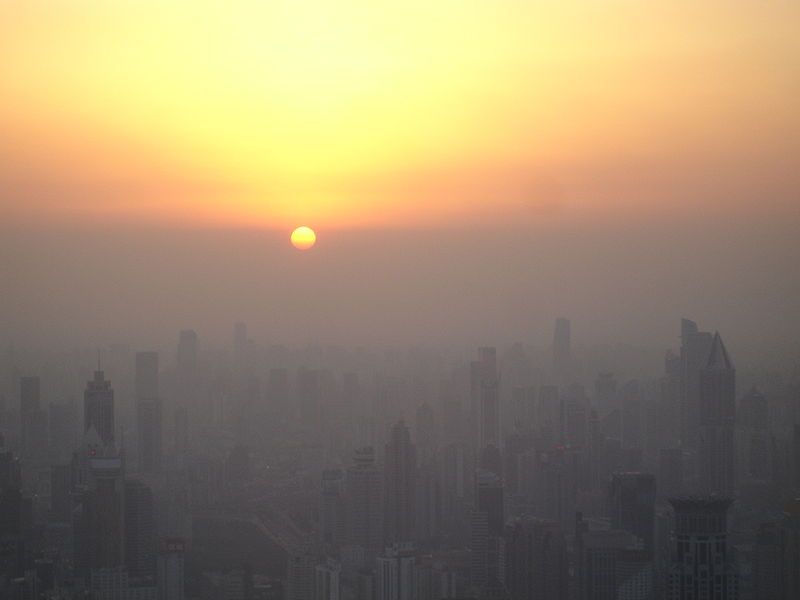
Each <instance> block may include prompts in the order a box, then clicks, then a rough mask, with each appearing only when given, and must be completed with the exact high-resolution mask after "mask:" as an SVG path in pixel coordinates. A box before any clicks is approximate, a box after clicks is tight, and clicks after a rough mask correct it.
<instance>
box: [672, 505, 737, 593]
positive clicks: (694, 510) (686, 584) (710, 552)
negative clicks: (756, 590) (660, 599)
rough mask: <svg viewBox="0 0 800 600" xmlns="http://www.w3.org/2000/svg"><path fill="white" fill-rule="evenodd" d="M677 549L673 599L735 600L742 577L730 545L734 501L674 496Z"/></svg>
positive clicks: (673, 570)
mask: <svg viewBox="0 0 800 600" xmlns="http://www.w3.org/2000/svg"><path fill="white" fill-rule="evenodd" d="M670 504H672V507H673V509H674V510H675V548H674V554H673V556H674V559H673V563H672V568H671V569H670V576H669V577H670V580H669V598H670V600H698V599H700V598H709V599H715V598H719V599H720V600H734V599H735V598H737V597H738V579H737V576H736V571H735V564H734V560H733V556H732V553H731V551H730V549H729V548H728V540H727V537H728V533H727V527H728V525H727V514H728V507H729V506H730V504H731V501H730V500H728V499H724V498H719V497H697V498H673V499H671V500H670Z"/></svg>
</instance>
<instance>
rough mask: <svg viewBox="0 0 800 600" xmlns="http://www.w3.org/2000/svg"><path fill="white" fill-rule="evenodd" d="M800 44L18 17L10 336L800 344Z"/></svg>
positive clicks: (482, 23)
mask: <svg viewBox="0 0 800 600" xmlns="http://www.w3.org/2000/svg"><path fill="white" fill-rule="evenodd" d="M798 28H800V3H798V2H796V1H795V0H787V1H767V2H751V1H746V0H724V1H723V0H707V1H704V2H697V1H688V0H673V1H669V2H666V1H664V2H657V1H653V2H642V1H641V0H631V1H613V0H602V1H600V0H597V1H592V0H582V1H579V2H578V1H560V2H532V1H524V2H523V1H511V0H508V1H496V0H495V1H489V0H484V1H473V0H458V1H456V0H453V1H430V0H426V1H422V0H410V1H407V2H402V3H382V2H378V3H376V2H370V1H366V0H364V1H360V0H336V1H333V0H331V1H322V0H317V1H308V0H292V1H288V0H287V1H266V2H265V1H263V0H259V1H255V0H253V1H245V0H230V1H226V2H197V1H191V2H189V1H188V0H187V1H171V2H161V1H156V0H137V1H113V0H96V1H80V0H68V1H67V0H63V1H62V0H46V1H45V0H41V1H40V0H25V1H24V2H18V1H11V0H0V57H2V58H0V217H2V230H3V231H2V234H3V239H2V250H3V255H2V257H1V258H0V269H2V270H0V275H2V276H3V278H4V280H5V281H4V283H3V288H4V294H7V297H6V301H5V302H4V307H5V310H4V314H3V315H2V326H3V331H6V332H9V333H10V334H12V335H15V336H17V337H19V335H20V331H23V332H24V331H32V330H37V331H38V330H42V331H38V334H39V335H41V336H44V337H46V333H47V331H51V332H52V333H53V334H57V335H71V334H72V333H73V330H77V331H83V332H84V333H86V332H88V331H90V330H91V329H92V327H96V328H97V329H98V331H100V330H102V331H105V332H112V331H113V332H116V333H119V334H123V333H126V332H127V333H141V332H143V331H156V332H158V331H161V324H163V327H164V328H166V329H168V330H169V331H170V332H171V331H172V329H173V328H174V327H176V326H178V325H176V324H177V322H178V321H180V325H179V326H196V327H198V328H200V325H197V324H195V322H196V321H202V320H205V322H209V320H210V319H211V320H213V319H218V320H220V322H222V321H224V322H225V327H226V328H227V327H229V321H232V320H235V319H238V318H244V319H249V320H250V321H251V322H252V321H254V320H260V322H261V323H263V329H264V330H265V331H266V330H272V331H279V332H281V335H283V336H285V337H291V336H297V337H298V339H309V338H313V337H320V338H331V339H333V338H336V339H342V340H346V339H356V338H365V337H368V336H369V334H370V332H371V333H373V334H374V335H376V336H379V337H384V338H400V337H403V338H414V337H424V336H425V335H430V336H432V337H446V336H447V335H448V334H449V333H453V332H460V333H461V334H463V335H466V336H467V337H470V336H473V337H476V338H480V337H481V336H483V335H487V336H488V335H496V336H498V337H502V338H504V339H505V338H507V337H508V338H514V337H515V336H516V332H517V331H518V329H519V328H520V327H527V326H528V325H530V324H531V323H539V322H541V323H548V324H549V323H550V321H551V319H552V318H554V317H555V316H559V315H561V314H566V315H567V316H573V318H578V319H580V320H583V321H584V322H585V323H587V327H586V328H585V329H584V331H587V332H589V331H591V332H593V334H592V335H594V336H595V337H597V338H600V337H604V336H611V337H613V336H619V337H622V338H625V339H628V340H632V341H633V340H635V341H639V340H640V339H644V338H646V337H647V336H648V335H650V334H653V335H655V334H663V333H665V332H666V331H667V330H669V332H670V335H672V333H671V332H672V330H673V328H674V319H677V318H678V317H680V316H683V315H684V314H686V315H687V316H696V317H697V318H698V319H701V317H706V318H707V319H708V320H714V319H715V320H716V321H718V323H708V326H709V327H714V326H718V327H720V328H723V327H728V328H730V329H731V335H734V336H736V335H739V336H741V339H743V340H744V339H747V340H749V341H752V342H754V343H759V344H761V346H762V347H763V346H766V345H767V340H766V339H758V338H780V340H781V341H782V342H783V343H789V342H790V340H792V339H797V338H798V337H800V323H799V322H798V321H800V319H799V318H798V316H797V309H796V307H797V306H798V305H800V292H799V289H800V284H799V283H798V275H797V266H796V265H797V264H798V260H800V251H799V250H798V245H800V242H798V241H797V240H798V236H800V209H799V207H800V158H798V157H800V110H798V108H797V105H798V98H800V36H798V35H797V32H798ZM300 224H306V225H310V226H312V227H314V228H315V229H316V230H317V232H318V234H319V236H320V243H319V244H318V246H317V247H316V248H315V249H313V250H312V251H309V252H308V253H306V254H305V255H299V253H298V252H297V251H294V250H292V249H291V248H290V247H288V244H287V242H286V240H287V239H288V232H289V231H290V230H291V228H293V227H295V226H297V225H300ZM528 309H530V312H527V311H528ZM715 315H716V316H715ZM673 317H674V319H673ZM590 322H591V325H588V323H590ZM92 323H94V325H92ZM48 324H49V325H48ZM703 324H704V323H702V322H701V325H703ZM548 327H549V325H548ZM734 329H735V331H734ZM170 335H171V334H170ZM87 337H91V336H87ZM470 339H472V337H470ZM659 339H661V338H659ZM487 341H491V340H487Z"/></svg>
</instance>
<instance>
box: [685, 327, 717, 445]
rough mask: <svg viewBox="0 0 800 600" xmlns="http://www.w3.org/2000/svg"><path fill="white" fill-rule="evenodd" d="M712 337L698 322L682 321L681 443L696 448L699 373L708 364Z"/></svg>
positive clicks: (697, 436) (698, 428)
mask: <svg viewBox="0 0 800 600" xmlns="http://www.w3.org/2000/svg"><path fill="white" fill-rule="evenodd" d="M712 341H713V337H712V335H711V334H710V333H709V332H707V331H698V328H697V323H695V322H694V321H690V320H689V319H681V350H680V398H681V443H682V445H683V447H684V448H691V449H696V448H697V446H698V443H699V439H700V371H701V369H702V368H703V367H704V366H705V365H706V363H707V362H708V354H709V352H710V351H711V343H712Z"/></svg>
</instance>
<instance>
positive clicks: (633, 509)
mask: <svg viewBox="0 0 800 600" xmlns="http://www.w3.org/2000/svg"><path fill="white" fill-rule="evenodd" d="M608 501H609V511H610V517H611V527H612V528H613V529H621V530H623V531H628V532H630V533H632V534H634V535H635V536H636V537H637V538H639V540H641V543H642V545H643V547H644V549H645V550H646V551H647V552H650V553H652V552H653V551H654V549H655V546H654V543H653V539H654V535H655V515H656V479H655V477H653V476H652V475H650V474H647V473H615V474H614V475H613V477H612V479H611V486H610V488H609V497H608Z"/></svg>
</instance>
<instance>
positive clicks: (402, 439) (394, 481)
mask: <svg viewBox="0 0 800 600" xmlns="http://www.w3.org/2000/svg"><path fill="white" fill-rule="evenodd" d="M384 460H385V466H384V476H385V492H384V536H385V539H386V541H387V543H389V544H392V543H395V542H406V541H411V540H412V539H413V535H414V509H415V500H416V498H415V493H416V483H417V453H416V448H415V447H414V445H413V444H412V443H411V436H410V434H409V431H408V427H407V426H406V424H405V423H404V422H403V421H398V422H397V423H395V424H394V426H392V430H391V433H390V438H389V443H388V444H386V454H385V458H384Z"/></svg>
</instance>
